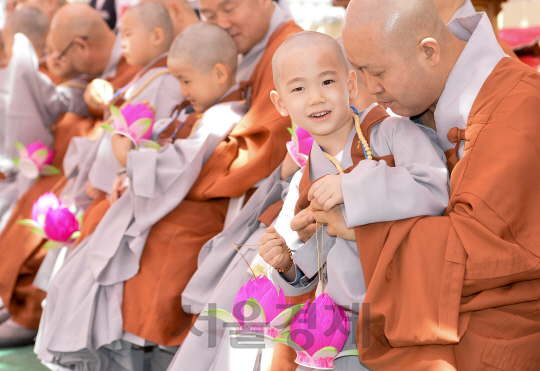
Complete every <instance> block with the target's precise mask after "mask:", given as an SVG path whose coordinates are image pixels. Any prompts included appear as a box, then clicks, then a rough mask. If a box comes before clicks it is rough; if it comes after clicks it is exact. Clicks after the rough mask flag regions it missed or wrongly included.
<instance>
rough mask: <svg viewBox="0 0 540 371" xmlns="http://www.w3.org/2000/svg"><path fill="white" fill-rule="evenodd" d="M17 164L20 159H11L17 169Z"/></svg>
mask: <svg viewBox="0 0 540 371" xmlns="http://www.w3.org/2000/svg"><path fill="white" fill-rule="evenodd" d="M19 162H21V159H20V158H14V159H13V164H14V165H15V166H16V167H19Z"/></svg>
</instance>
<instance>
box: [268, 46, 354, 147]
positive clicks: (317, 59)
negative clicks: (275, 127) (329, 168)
mask: <svg viewBox="0 0 540 371" xmlns="http://www.w3.org/2000/svg"><path fill="white" fill-rule="evenodd" d="M333 52H334V51H333V50H332V49H331V48H325V45H321V46H319V47H313V46H311V47H307V46H306V47H300V48H295V49H294V50H292V51H291V52H290V53H287V55H286V56H283V57H282V58H281V60H280V61H279V65H278V67H279V72H278V73H279V75H278V78H277V79H276V80H277V81H276V84H277V85H278V86H276V88H277V94H275V95H273V96H272V100H273V101H274V104H275V105H276V108H277V109H278V111H279V112H280V113H281V114H282V115H284V116H287V115H289V116H291V119H292V120H293V121H294V122H295V123H296V124H297V125H298V126H300V127H301V128H303V129H305V130H307V131H308V132H309V133H310V134H311V135H312V136H313V137H314V138H315V139H316V137H324V136H328V135H331V134H333V133H335V132H337V131H339V130H340V129H342V128H343V127H344V126H345V124H346V123H347V122H348V120H349V119H350V117H351V113H350V109H349V99H350V98H354V97H355V96H356V92H357V87H356V74H355V73H354V71H350V72H347V71H346V70H345V69H344V68H343V66H342V65H340V63H339V62H338V59H337V56H336V55H335V54H334V53H333ZM347 130H349V129H347Z"/></svg>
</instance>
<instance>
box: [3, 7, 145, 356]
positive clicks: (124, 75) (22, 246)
mask: <svg viewBox="0 0 540 371" xmlns="http://www.w3.org/2000/svg"><path fill="white" fill-rule="evenodd" d="M50 33H51V40H52V42H53V44H54V45H55V49H56V50H59V51H61V52H59V53H58V54H56V57H57V58H59V59H61V58H66V59H68V60H70V61H71V63H72V64H73V66H74V68H75V70H76V71H77V72H79V73H84V74H87V75H89V76H95V77H101V78H104V79H108V80H110V81H111V83H112V84H113V86H114V87H115V88H116V89H119V88H121V87H122V86H124V85H125V84H126V83H128V82H129V81H130V80H131V79H132V78H133V76H134V75H135V74H136V73H137V71H138V70H139V69H140V68H138V67H132V66H129V65H128V64H127V63H126V62H125V60H124V59H123V58H122V56H121V47H120V41H121V40H120V38H117V37H116V36H115V34H114V33H112V31H110V29H109V28H108V27H107V25H106V24H105V23H104V22H103V20H102V19H101V17H100V16H99V14H98V13H97V12H96V11H95V10H93V9H92V8H90V7H89V6H87V5H84V4H76V3H74V4H68V5H65V6H63V7H62V8H61V9H60V10H58V12H57V13H56V15H55V16H54V19H53V22H52V23H51V30H50ZM98 119H99V117H96V118H87V117H81V116H79V115H76V114H72V113H70V112H68V113H66V114H65V115H64V116H63V117H61V118H59V119H58V120H57V122H56V123H55V124H54V126H53V134H54V142H53V150H54V157H53V160H52V165H54V166H56V167H57V168H59V169H62V162H63V158H64V155H65V153H66V150H67V147H68V144H69V141H70V139H71V138H72V137H73V136H85V135H91V134H92V131H93V128H94V125H95V124H96V123H97V122H98ZM98 126H99V125H98ZM64 184H65V177H64V175H63V174H59V175H55V176H48V177H42V178H40V179H39V180H38V181H37V182H36V183H35V184H34V185H33V186H32V187H31V188H30V189H29V190H28V192H26V193H25V194H24V196H23V197H21V199H20V200H19V202H18V203H17V205H16V206H15V209H14V210H13V213H12V215H11V217H10V219H9V220H8V222H7V224H6V227H5V229H4V230H3V231H2V234H0V251H1V254H2V257H3V258H2V260H1V261H0V296H1V297H2V300H3V302H4V305H5V307H6V309H7V311H8V312H9V313H10V314H11V318H10V319H9V320H7V321H5V322H4V323H2V324H1V325H0V347H11V346H15V345H20V344H29V343H31V342H32V341H33V338H34V337H35V334H36V329H37V327H38V323H39V318H40V316H41V301H42V300H43V298H44V297H45V293H44V292H42V291H41V290H39V289H37V288H36V287H34V286H32V281H33V280H34V277H35V274H36V272H37V270H38V268H39V266H40V264H41V262H42V260H43V258H44V256H45V253H46V251H44V250H43V249H42V248H41V246H42V245H43V243H44V242H45V240H43V239H42V238H41V237H39V236H37V235H33V234H32V233H31V232H30V230H29V228H28V227H24V226H22V225H19V224H18V223H17V221H18V220H20V219H27V218H29V217H30V215H31V209H32V205H33V203H34V202H35V201H36V200H37V199H38V198H39V197H40V196H41V195H42V194H44V193H45V192H51V191H52V192H56V194H60V192H61V190H62V188H63V186H64ZM10 246H17V247H18V248H17V249H13V248H11V247H10Z"/></svg>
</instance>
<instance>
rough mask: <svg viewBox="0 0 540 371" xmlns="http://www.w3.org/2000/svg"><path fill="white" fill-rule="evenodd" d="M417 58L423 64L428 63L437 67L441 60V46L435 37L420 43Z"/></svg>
mask: <svg viewBox="0 0 540 371" xmlns="http://www.w3.org/2000/svg"><path fill="white" fill-rule="evenodd" d="M417 58H418V59H419V62H420V63H421V64H425V63H428V64H429V65H430V66H431V67H435V66H437V65H438V64H439V63H440V60H441V46H440V45H439V43H438V42H437V40H435V39H434V38H431V37H428V38H426V39H424V40H422V41H420V43H419V44H418V47H417Z"/></svg>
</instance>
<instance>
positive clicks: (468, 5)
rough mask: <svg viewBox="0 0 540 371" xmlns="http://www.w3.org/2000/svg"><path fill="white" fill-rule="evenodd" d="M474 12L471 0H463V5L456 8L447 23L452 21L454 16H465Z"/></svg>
mask: <svg viewBox="0 0 540 371" xmlns="http://www.w3.org/2000/svg"><path fill="white" fill-rule="evenodd" d="M474 13H476V9H474V5H473V4H472V2H471V0H465V2H464V3H463V5H462V6H461V7H460V8H459V9H458V10H456V12H455V13H454V15H453V16H452V18H451V19H450V21H449V22H448V23H450V22H452V21H453V20H454V19H456V18H460V17H465V16H468V15H471V14H474Z"/></svg>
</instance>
